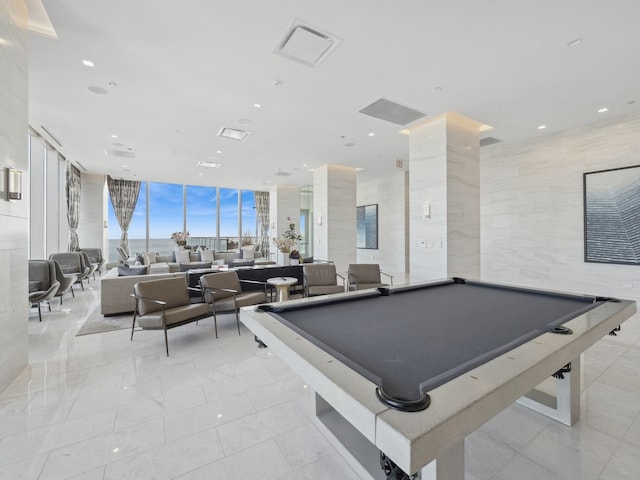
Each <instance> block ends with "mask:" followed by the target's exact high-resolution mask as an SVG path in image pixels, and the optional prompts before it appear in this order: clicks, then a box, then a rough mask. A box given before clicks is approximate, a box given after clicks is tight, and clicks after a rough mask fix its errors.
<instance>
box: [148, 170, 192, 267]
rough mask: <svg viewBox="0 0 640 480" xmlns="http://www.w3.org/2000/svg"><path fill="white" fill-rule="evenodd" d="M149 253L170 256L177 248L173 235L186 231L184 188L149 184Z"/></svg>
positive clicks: (174, 184)
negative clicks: (174, 248) (175, 247)
mask: <svg viewBox="0 0 640 480" xmlns="http://www.w3.org/2000/svg"><path fill="white" fill-rule="evenodd" d="M148 185H149V187H148V188H149V214H148V215H149V217H148V218H149V251H150V252H157V253H159V254H160V255H168V254H169V253H171V251H172V250H173V247H174V246H175V244H174V242H173V241H172V240H171V234H172V233H174V232H182V231H183V230H184V201H183V186H182V185H179V184H176V183H152V182H149V183H148Z"/></svg>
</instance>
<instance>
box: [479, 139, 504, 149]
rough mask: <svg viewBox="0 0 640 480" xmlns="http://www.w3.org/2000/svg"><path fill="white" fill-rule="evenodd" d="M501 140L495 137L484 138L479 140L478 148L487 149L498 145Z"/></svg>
mask: <svg viewBox="0 0 640 480" xmlns="http://www.w3.org/2000/svg"><path fill="white" fill-rule="evenodd" d="M501 141H502V140H500V139H499V138H496V137H485V138H481V139H480V148H482V147H487V146H489V145H493V144H495V143H500V142H501Z"/></svg>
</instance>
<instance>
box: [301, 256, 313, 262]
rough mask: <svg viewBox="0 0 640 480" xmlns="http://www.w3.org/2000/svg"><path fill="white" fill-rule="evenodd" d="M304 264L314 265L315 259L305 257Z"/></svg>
mask: <svg viewBox="0 0 640 480" xmlns="http://www.w3.org/2000/svg"><path fill="white" fill-rule="evenodd" d="M302 263H313V257H304V258H303V259H302Z"/></svg>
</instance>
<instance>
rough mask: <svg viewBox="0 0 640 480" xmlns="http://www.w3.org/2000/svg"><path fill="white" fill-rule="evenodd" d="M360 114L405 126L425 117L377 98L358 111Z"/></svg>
mask: <svg viewBox="0 0 640 480" xmlns="http://www.w3.org/2000/svg"><path fill="white" fill-rule="evenodd" d="M360 113H364V114H365V115H369V116H371V117H375V118H379V119H380V120H386V121H387V122H391V123H395V124H396V125H406V124H407V123H411V122H413V121H415V120H418V119H419V118H422V117H424V115H425V114H424V113H422V112H419V111H417V110H413V109H412V108H409V107H405V106H403V105H400V104H399V103H395V102H392V101H390V100H387V99H386V98H379V99H378V100H376V101H375V102H373V103H372V104H371V105H368V106H366V107H364V108H363V109H362V110H360Z"/></svg>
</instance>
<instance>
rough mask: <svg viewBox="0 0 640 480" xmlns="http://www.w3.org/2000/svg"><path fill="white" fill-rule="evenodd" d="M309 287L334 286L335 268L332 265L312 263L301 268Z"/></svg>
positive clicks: (335, 281) (335, 282)
mask: <svg viewBox="0 0 640 480" xmlns="http://www.w3.org/2000/svg"><path fill="white" fill-rule="evenodd" d="M302 268H303V270H304V275H305V277H306V280H307V284H308V285H309V286H314V287H315V286H319V285H322V286H328V285H334V286H335V285H336V284H337V278H336V266H335V265H334V264H333V263H314V264H310V265H305V266H304V267H302Z"/></svg>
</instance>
